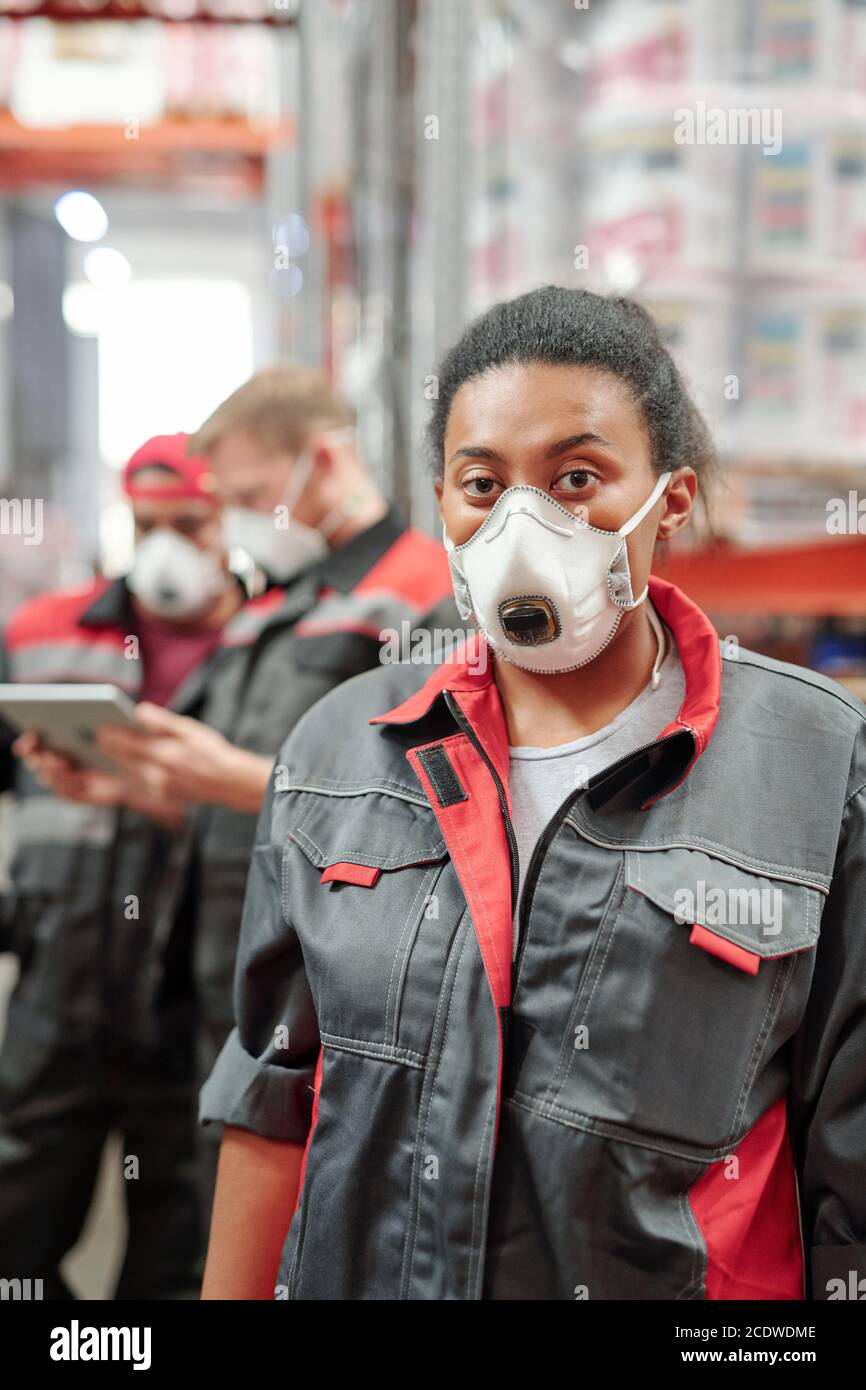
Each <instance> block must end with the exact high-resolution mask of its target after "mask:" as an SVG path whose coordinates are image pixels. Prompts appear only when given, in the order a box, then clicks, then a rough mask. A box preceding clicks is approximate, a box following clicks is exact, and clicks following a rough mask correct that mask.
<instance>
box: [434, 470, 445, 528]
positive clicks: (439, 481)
mask: <svg viewBox="0 0 866 1390" xmlns="http://www.w3.org/2000/svg"><path fill="white" fill-rule="evenodd" d="M433 491H434V492H435V493H436V501H437V502H438V503H439V516H440V518H441V519H442V520H443V521H444V520H445V518H444V517H443V516H442V491H443V488H442V479H441V478H437V479H436V480H435V482H434V483H433Z"/></svg>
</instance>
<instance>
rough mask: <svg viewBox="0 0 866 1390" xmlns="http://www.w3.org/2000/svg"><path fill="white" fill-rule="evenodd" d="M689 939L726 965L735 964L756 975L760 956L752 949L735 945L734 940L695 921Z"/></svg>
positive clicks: (738, 967) (747, 972)
mask: <svg viewBox="0 0 866 1390" xmlns="http://www.w3.org/2000/svg"><path fill="white" fill-rule="evenodd" d="M689 941H690V942H691V943H692V945H693V946H701V947H702V948H703V949H704V950H705V951H709V953H710V955H711V956H718V957H719V959H720V960H725V961H727V962H728V965H735V966H736V967H737V969H738V970H745V972H746V974H747V975H757V973H758V966H759V965H760V964H761V957H760V956H758V955H756V954H755V952H754V951H747V950H745V948H744V947H742V946H737V945H736V944H735V942H733V941H728V940H726V938H725V937H724V936H717V935H716V933H715V932H712V931H710V930H709V929H708V928H707V927H701V926H699V925H698V924H697V923H695V925H694V926H693V927H692V934H691V936H690V937H689Z"/></svg>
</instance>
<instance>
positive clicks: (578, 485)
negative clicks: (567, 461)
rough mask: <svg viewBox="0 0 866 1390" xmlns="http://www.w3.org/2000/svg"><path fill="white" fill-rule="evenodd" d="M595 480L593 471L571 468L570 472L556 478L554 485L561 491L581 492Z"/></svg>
mask: <svg viewBox="0 0 866 1390" xmlns="http://www.w3.org/2000/svg"><path fill="white" fill-rule="evenodd" d="M596 481H597V480H596V475H595V473H590V472H589V470H588V469H587V468H572V469H571V471H570V472H568V473H563V475H562V477H561V478H557V480H556V482H555V483H554V487H557V488H560V489H561V490H562V491H563V492H570V493H573V492H583V491H584V490H585V489H586V488H587V487H589V485H590V484H591V483H594V482H596Z"/></svg>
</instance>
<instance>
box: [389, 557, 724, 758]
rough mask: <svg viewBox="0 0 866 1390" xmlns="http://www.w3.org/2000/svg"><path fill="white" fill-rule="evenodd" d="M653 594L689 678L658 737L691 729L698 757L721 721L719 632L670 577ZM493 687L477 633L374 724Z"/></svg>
mask: <svg viewBox="0 0 866 1390" xmlns="http://www.w3.org/2000/svg"><path fill="white" fill-rule="evenodd" d="M649 595H650V598H651V599H652V601H653V603H654V604H655V607H656V609H657V611H658V613H659V614H660V616H661V617H662V619H663V620H664V621H665V622H666V623H667V625H668V627H669V628H670V629H671V631H672V633H673V635H674V638H675V640H676V644H677V648H678V650H679V654H680V660H681V661H682V664H683V671H684V674H685V678H686V695H685V699H684V700H683V703H682V705H681V706H680V710H679V713H678V715H677V717H676V719H675V720H674V722H673V723H672V724H668V725H667V726H666V727H665V728H664V729H662V730H661V731H660V733H659V738H664V737H666V736H667V735H668V734H672V733H676V732H677V731H678V730H679V729H688V730H690V731H691V733H692V734H693V735H694V738H695V744H696V754H695V756H696V757H697V756H698V755H699V754H701V753H702V752H703V751H704V749H705V748H706V746H707V744H708V743H709V741H710V739H711V738H712V736H713V730H714V729H715V727H716V721H717V720H718V717H719V703H720V699H721V684H722V658H721V653H720V651H719V638H718V634H717V632H716V630H715V628H714V627H713V625H712V623H711V622H710V620H709V618H708V617H707V616H706V614H705V613H703V612H702V611H701V609H700V608H698V606H697V604H695V603H692V600H691V599H690V598H687V597H686V595H685V594H684V593H683V592H682V590H681V589H677V588H676V587H675V585H673V584H669V583H668V581H667V580H666V579H658V578H657V577H656V576H655V575H650V579H649ZM493 684H494V681H493V662H492V660H490V659H489V653H488V651H487V650H486V643H485V641H484V638H483V637H482V636H481V635H480V634H479V633H473V635H472V636H471V637H470V638H469V639H468V641H467V642H465V643H464V644H463V645H462V646H461V647H460V648H458V649H457V651H455V652H454V653H453V655H452V656H451V657H450V658H449V659H448V660H447V661H444V662H442V664H441V665H439V666H437V667H436V669H435V670H434V671H433V673H432V674H431V676H430V678H429V680H427V681H425V683H424V685H422V686H421V688H420V690H416V691H415V692H414V693H413V694H412V695H410V696H409V698H408V699H406V700H404V701H403V702H402V704H399V705H397V706H395V708H394V709H391V710H388V711H387V712H386V713H385V714H378V715H375V716H374V717H373V718H372V719H371V720H370V721H369V722H370V723H371V724H410V723H412V722H413V721H414V720H416V719H421V718H423V716H424V715H425V714H427V713H428V711H429V710H430V708H431V706H432V704H433V702H434V700H436V698H437V696H439V695H441V694H443V693H444V692H445V691H446V690H447V691H450V692H451V693H453V694H455V695H459V694H472V693H473V692H474V693H476V694H480V692H481V691H483V690H485V689H486V688H487V687H489V686H490V685H493ZM488 699H489V697H488ZM496 703H497V704H498V700H497V702H496ZM485 704H487V702H485Z"/></svg>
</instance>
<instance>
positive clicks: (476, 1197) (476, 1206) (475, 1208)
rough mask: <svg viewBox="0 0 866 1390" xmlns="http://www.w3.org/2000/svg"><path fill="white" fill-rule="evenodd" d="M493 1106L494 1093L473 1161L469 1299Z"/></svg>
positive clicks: (477, 1252)
mask: <svg viewBox="0 0 866 1390" xmlns="http://www.w3.org/2000/svg"><path fill="white" fill-rule="evenodd" d="M495 1108H496V1097H495V1095H494V1097H493V1099H492V1100H491V1102H490V1104H489V1105H488V1107H487V1116H486V1118H485V1120H484V1128H483V1130H482V1131H481V1143H480V1144H479V1146H478V1158H477V1160H476V1163H475V1190H474V1193H473V1197H472V1244H471V1247H470V1252H469V1270H468V1275H467V1281H466V1293H467V1296H468V1297H469V1298H470V1299H471V1298H472V1287H473V1283H474V1280H475V1277H476V1276H475V1267H476V1265H478V1264H479V1262H480V1258H481V1246H480V1242H479V1240H478V1238H477V1231H478V1218H479V1215H480V1212H481V1195H480V1192H479V1186H480V1178H481V1166H482V1160H483V1159H484V1155H485V1146H486V1143H487V1131H488V1129H489V1128H490V1117H491V1116H492V1115H493V1112H494V1110H495ZM487 1166H488V1167H489V1165H487Z"/></svg>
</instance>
